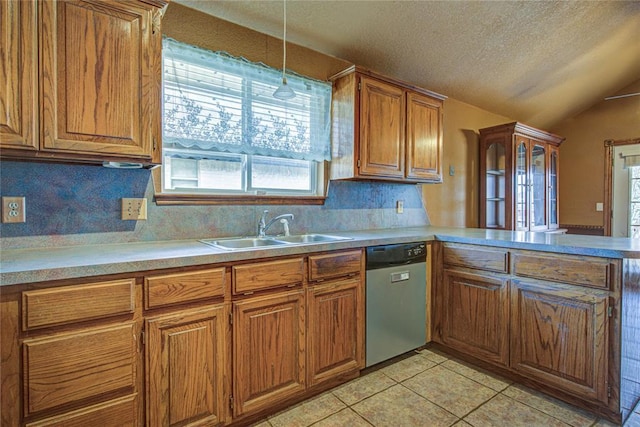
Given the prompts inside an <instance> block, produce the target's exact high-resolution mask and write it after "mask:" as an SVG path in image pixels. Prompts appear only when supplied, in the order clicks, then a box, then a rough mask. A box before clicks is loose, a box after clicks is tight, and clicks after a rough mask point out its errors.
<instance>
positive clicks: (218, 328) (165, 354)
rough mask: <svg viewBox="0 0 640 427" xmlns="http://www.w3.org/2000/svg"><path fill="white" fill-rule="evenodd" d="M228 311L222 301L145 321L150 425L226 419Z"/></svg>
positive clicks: (213, 422)
mask: <svg viewBox="0 0 640 427" xmlns="http://www.w3.org/2000/svg"><path fill="white" fill-rule="evenodd" d="M227 311H228V310H227V309H226V308H225V307H224V306H222V305H218V306H214V307H208V308H205V309H196V310H189V311H184V312H180V313H178V314H174V315H165V316H159V317H156V318H152V319H148V320H147V321H146V330H147V336H148V339H147V340H148V342H147V369H148V372H147V377H148V381H149V387H148V392H147V401H148V404H147V421H148V423H149V425H152V426H177V425H186V424H189V425H192V424H193V423H198V424H200V423H202V424H207V425H213V424H217V423H223V422H224V421H225V420H226V413H227V410H226V408H227V405H226V393H227V392H226V390H228V386H227V387H225V378H226V371H227V368H226V366H227V360H228V353H229V351H228V348H227V339H226V335H227V328H228V324H229V322H228V315H227V314H226V313H227Z"/></svg>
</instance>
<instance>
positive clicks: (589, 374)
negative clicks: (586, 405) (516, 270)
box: [511, 280, 609, 404]
mask: <svg viewBox="0 0 640 427" xmlns="http://www.w3.org/2000/svg"><path fill="white" fill-rule="evenodd" d="M608 305H609V298H608V294H607V293H606V292H601V291H596V290H588V289H580V288H575V287H570V286H561V285H555V286H552V285H545V284H537V283H536V284H532V283H526V282H523V281H520V280H514V281H513V282H512V290H511V367H512V369H514V370H516V371H518V372H520V373H522V374H524V375H527V376H528V377H530V378H533V379H536V380H538V381H542V382H544V383H545V384H548V385H552V386H554V387H557V388H559V389H561V390H565V391H568V392H570V393H574V394H576V395H578V396H581V397H584V398H589V399H593V400H598V401H600V402H603V403H605V404H606V403H607V399H608V398H607V384H606V381H603V379H604V378H607V367H608V363H609V360H608V357H607V354H608V349H607V347H608V339H609V338H608V337H609V334H608V321H607V319H608V317H607V307H608Z"/></svg>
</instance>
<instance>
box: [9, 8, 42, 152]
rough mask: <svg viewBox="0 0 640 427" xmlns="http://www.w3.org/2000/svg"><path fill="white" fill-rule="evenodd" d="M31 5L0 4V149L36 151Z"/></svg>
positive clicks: (34, 33) (33, 15)
mask: <svg viewBox="0 0 640 427" xmlns="http://www.w3.org/2000/svg"><path fill="white" fill-rule="evenodd" d="M36 16H37V15H36V4H35V2H33V1H0V148H3V149H5V148H20V149H30V150H36V149H37V148H38V114H37V112H38V102H37V95H38V46H37V42H38V38H37V28H38V26H37V23H36Z"/></svg>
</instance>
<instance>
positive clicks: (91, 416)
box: [25, 394, 140, 427]
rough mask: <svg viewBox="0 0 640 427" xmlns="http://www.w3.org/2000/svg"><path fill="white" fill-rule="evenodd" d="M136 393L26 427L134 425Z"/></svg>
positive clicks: (136, 403) (113, 426)
mask: <svg viewBox="0 0 640 427" xmlns="http://www.w3.org/2000/svg"><path fill="white" fill-rule="evenodd" d="M138 405H139V403H138V395H137V394H133V395H130V396H127V397H123V398H120V399H115V400H112V401H109V402H105V403H101V404H98V405H93V406H89V407H87V408H82V409H79V410H77V411H72V412H68V413H65V414H63V415H59V416H56V417H51V418H46V419H44V420H41V421H35V422H32V423H27V424H25V426H26V427H87V426H100V427H136V426H138V425H140V423H139V422H138Z"/></svg>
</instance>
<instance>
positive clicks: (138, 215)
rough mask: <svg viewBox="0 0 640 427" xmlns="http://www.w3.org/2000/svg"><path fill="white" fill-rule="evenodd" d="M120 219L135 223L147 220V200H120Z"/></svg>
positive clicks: (124, 198)
mask: <svg viewBox="0 0 640 427" xmlns="http://www.w3.org/2000/svg"><path fill="white" fill-rule="evenodd" d="M122 219H123V220H125V221H131V220H134V221H137V220H144V219H147V199H146V198H142V199H134V198H126V197H123V198H122Z"/></svg>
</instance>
